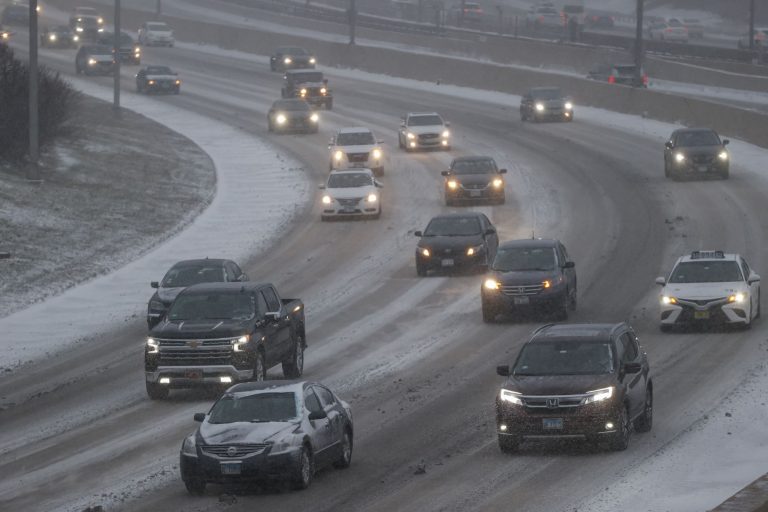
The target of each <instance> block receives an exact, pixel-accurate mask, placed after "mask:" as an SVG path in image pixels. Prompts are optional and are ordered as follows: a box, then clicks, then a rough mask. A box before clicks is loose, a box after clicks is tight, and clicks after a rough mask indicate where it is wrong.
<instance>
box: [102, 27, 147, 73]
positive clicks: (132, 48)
mask: <svg viewBox="0 0 768 512" xmlns="http://www.w3.org/2000/svg"><path fill="white" fill-rule="evenodd" d="M97 41H98V43H99V44H103V45H105V46H112V47H114V46H115V34H113V33H112V32H102V33H101V34H99V37H98V38H97ZM119 43H120V44H119V47H118V52H117V56H118V57H119V58H120V62H123V63H126V64H134V65H136V66H138V65H139V64H141V46H139V45H138V43H136V42H135V41H134V40H133V38H132V37H131V36H130V35H128V34H127V33H125V32H120V38H119Z"/></svg>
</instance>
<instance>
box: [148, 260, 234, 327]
mask: <svg viewBox="0 0 768 512" xmlns="http://www.w3.org/2000/svg"><path fill="white" fill-rule="evenodd" d="M245 281H248V275H246V274H245V273H244V272H243V271H242V270H241V269H240V267H239V266H238V264H237V263H235V262H234V261H232V260H224V259H208V258H205V259H196V260H183V261H179V262H178V263H176V264H174V265H173V266H172V267H171V268H170V269H169V270H168V272H166V273H165V276H163V279H162V280H161V281H159V282H158V281H152V282H151V283H150V285H151V286H152V288H155V289H157V291H156V292H155V293H153V294H152V297H150V298H149V303H148V304H147V326H148V327H149V328H150V329H151V328H152V327H154V326H155V325H157V324H158V323H160V321H161V320H162V319H163V317H165V314H166V313H167V312H168V308H169V307H170V306H171V303H172V302H173V300H174V299H175V298H176V296H177V295H178V294H179V293H181V291H182V290H183V289H184V288H187V287H188V286H192V285H193V284H200V283H234V282H245Z"/></svg>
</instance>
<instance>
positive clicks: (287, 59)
mask: <svg viewBox="0 0 768 512" xmlns="http://www.w3.org/2000/svg"><path fill="white" fill-rule="evenodd" d="M291 62H293V59H291V58H290V57H286V58H284V59H283V64H290V63H291Z"/></svg>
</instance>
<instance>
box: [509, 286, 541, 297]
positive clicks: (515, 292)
mask: <svg viewBox="0 0 768 512" xmlns="http://www.w3.org/2000/svg"><path fill="white" fill-rule="evenodd" d="M543 289H544V286H542V285H540V284H531V285H514V286H511V285H504V286H502V287H501V291H502V292H503V293H504V295H508V296H510V297H522V296H525V295H538V294H539V293H541V290H543Z"/></svg>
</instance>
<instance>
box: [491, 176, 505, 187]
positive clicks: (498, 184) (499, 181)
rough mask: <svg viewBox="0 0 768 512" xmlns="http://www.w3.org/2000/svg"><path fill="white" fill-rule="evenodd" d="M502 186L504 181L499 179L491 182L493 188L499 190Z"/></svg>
mask: <svg viewBox="0 0 768 512" xmlns="http://www.w3.org/2000/svg"><path fill="white" fill-rule="evenodd" d="M502 185H504V180H502V179H501V178H496V179H495V180H493V186H494V187H496V188H501V187H502Z"/></svg>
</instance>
